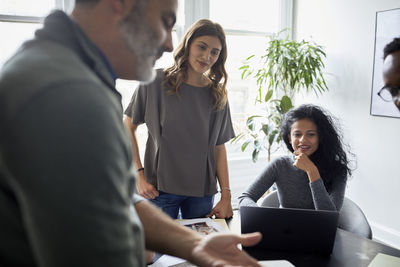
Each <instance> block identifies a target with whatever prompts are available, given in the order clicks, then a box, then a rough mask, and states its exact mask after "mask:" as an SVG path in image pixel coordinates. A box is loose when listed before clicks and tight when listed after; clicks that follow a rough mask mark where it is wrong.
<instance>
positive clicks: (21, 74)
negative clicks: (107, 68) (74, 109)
mask: <svg viewBox="0 0 400 267" xmlns="http://www.w3.org/2000/svg"><path fill="white" fill-rule="evenodd" d="M79 84H81V85H82V86H88V85H93V87H101V86H104V85H102V83H101V81H100V80H99V79H98V78H97V77H96V75H95V74H94V73H93V71H91V70H90V69H89V67H87V66H86V65H85V64H84V63H83V62H82V61H81V60H80V59H79V57H78V55H76V54H75V53H74V52H73V51H72V50H70V49H68V48H66V47H63V46H62V45H60V44H57V43H52V42H49V41H36V40H33V41H29V42H27V43H25V44H24V45H23V46H21V48H20V49H19V50H18V52H17V53H16V54H15V55H14V56H12V57H11V58H10V59H9V60H8V61H7V62H6V64H5V65H4V67H3V69H2V71H1V74H0V106H1V108H0V110H1V112H3V116H5V117H12V116H14V115H15V114H16V113H17V112H18V110H20V109H21V108H22V107H23V106H25V105H26V104H27V103H28V102H29V101H31V100H32V99H35V97H36V96H38V95H40V94H42V93H45V92H46V91H48V90H54V89H56V88H61V87H64V88H65V86H66V85H68V86H69V87H74V86H78V85H79Z"/></svg>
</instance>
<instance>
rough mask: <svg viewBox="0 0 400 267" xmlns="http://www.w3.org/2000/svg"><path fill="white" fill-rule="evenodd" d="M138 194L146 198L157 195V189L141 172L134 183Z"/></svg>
mask: <svg viewBox="0 0 400 267" xmlns="http://www.w3.org/2000/svg"><path fill="white" fill-rule="evenodd" d="M136 187H137V190H138V193H139V195H141V196H142V197H144V198H147V199H154V198H156V197H158V195H159V193H158V191H157V189H156V188H155V187H154V186H153V185H152V184H150V183H148V182H147V181H146V178H145V177H144V174H143V172H139V174H138V180H137V184H136Z"/></svg>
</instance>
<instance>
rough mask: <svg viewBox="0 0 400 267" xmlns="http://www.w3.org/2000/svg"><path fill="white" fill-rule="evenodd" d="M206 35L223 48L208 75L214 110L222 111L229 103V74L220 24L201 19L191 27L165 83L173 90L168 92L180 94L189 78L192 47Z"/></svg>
mask: <svg viewBox="0 0 400 267" xmlns="http://www.w3.org/2000/svg"><path fill="white" fill-rule="evenodd" d="M206 35H209V36H215V37H217V38H218V39H219V41H220V42H221V46H222V49H221V52H220V53H219V56H218V59H217V61H216V62H215V63H214V65H213V66H212V67H211V69H210V70H209V72H208V74H207V77H208V78H209V79H210V80H211V92H212V95H213V97H214V108H215V109H217V110H220V109H223V108H224V107H225V105H226V102H227V92H226V83H227V80H228V74H227V73H226V70H225V61H226V58H227V47H226V37H225V32H224V30H223V28H222V27H221V25H220V24H218V23H214V22H212V21H211V20H208V19H201V20H199V21H197V22H196V23H195V24H193V25H192V26H191V27H190V29H189V30H188V31H187V32H186V34H185V36H184V37H183V39H182V41H181V42H180V43H179V45H178V47H177V48H176V50H175V52H174V65H173V66H172V67H169V68H167V69H166V70H165V74H166V81H165V82H166V84H167V85H169V86H170V87H171V88H172V89H171V90H169V91H168V92H169V93H178V90H179V87H180V86H181V84H182V83H183V82H184V81H185V80H186V78H187V77H186V75H187V69H188V57H189V50H190V45H191V44H192V42H193V40H194V39H196V38H197V37H201V36H206ZM221 81H222V83H220V82H221Z"/></svg>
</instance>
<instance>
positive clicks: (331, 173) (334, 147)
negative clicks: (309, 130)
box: [281, 104, 351, 192]
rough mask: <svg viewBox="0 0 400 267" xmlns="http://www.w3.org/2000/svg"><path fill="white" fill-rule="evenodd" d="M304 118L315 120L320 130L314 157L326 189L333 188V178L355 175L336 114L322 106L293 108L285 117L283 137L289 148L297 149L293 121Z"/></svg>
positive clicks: (313, 159) (311, 158)
mask: <svg viewBox="0 0 400 267" xmlns="http://www.w3.org/2000/svg"><path fill="white" fill-rule="evenodd" d="M301 119H309V120H311V121H312V122H314V123H315V125H316V126H317V130H318V136H319V145H318V149H317V151H315V152H314V153H313V154H312V155H311V156H310V160H311V161H312V162H313V163H314V164H315V165H316V166H317V168H318V170H319V172H320V174H321V178H322V180H323V182H324V185H325V188H326V189H327V191H328V192H331V189H332V180H333V179H342V180H344V181H345V180H346V179H347V174H348V175H351V169H350V168H349V166H348V165H349V160H348V157H347V155H346V152H345V151H344V149H343V144H342V136H341V134H340V130H339V129H338V128H337V126H335V123H334V120H336V119H335V118H334V117H333V116H331V115H329V114H328V112H327V111H325V110H323V109H322V108H321V107H318V106H316V105H312V104H304V105H301V106H298V107H297V108H294V109H291V110H290V111H289V112H288V113H286V114H285V115H284V116H283V119H282V123H281V136H282V139H283V140H284V142H285V144H286V147H287V148H288V149H289V150H290V151H291V152H293V148H292V145H291V144H290V140H289V136H290V131H291V128H292V125H293V123H295V122H296V121H298V120H301Z"/></svg>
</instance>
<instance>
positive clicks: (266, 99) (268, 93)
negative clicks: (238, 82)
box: [264, 90, 274, 102]
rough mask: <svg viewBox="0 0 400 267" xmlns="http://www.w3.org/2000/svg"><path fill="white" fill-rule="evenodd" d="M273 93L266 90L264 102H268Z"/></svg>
mask: <svg viewBox="0 0 400 267" xmlns="http://www.w3.org/2000/svg"><path fill="white" fill-rule="evenodd" d="M273 93H274V91H272V90H268V92H267V93H266V94H265V98H264V102H268V101H269V100H270V99H271V97H272V94H273Z"/></svg>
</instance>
